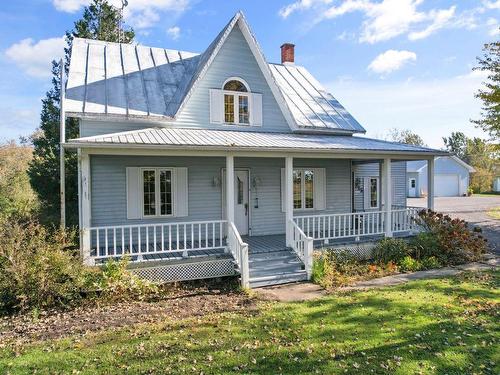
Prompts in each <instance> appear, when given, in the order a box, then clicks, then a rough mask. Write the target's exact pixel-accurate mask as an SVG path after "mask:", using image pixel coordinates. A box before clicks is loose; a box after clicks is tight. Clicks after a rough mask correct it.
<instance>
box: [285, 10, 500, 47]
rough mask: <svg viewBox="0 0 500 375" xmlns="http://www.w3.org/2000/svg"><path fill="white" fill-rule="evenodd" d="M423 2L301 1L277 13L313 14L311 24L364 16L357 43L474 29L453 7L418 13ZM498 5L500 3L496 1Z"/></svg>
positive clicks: (470, 16)
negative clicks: (360, 14) (350, 15)
mask: <svg viewBox="0 0 500 375" xmlns="http://www.w3.org/2000/svg"><path fill="white" fill-rule="evenodd" d="M423 2H424V0H382V1H374V0H345V1H343V2H342V3H340V4H339V5H337V4H335V5H331V3H332V1H331V0H323V1H321V0H308V1H306V0H300V1H296V2H294V3H291V4H289V5H288V6H286V7H284V8H282V9H281V10H280V15H281V16H282V17H284V18H286V17H288V16H290V15H291V14H292V13H294V12H299V11H307V10H314V12H315V13H316V17H315V19H314V21H313V23H318V22H321V21H323V20H327V19H334V18H337V17H341V16H344V15H346V14H349V13H354V12H360V13H362V15H363V23H362V26H361V34H360V37H359V41H360V42H364V43H371V44H373V43H377V42H381V41H385V40H389V39H392V38H394V37H396V36H400V35H408V38H409V39H410V40H418V39H423V38H427V37H428V36H430V35H431V34H433V33H435V32H436V31H438V30H440V29H442V28H445V27H467V28H470V27H473V26H474V25H475V24H474V23H475V13H471V12H470V11H469V12H468V11H464V12H463V13H462V14H460V15H457V14H456V6H451V7H450V8H446V9H430V10H428V11H420V10H419V6H420V5H422V3H423ZM499 2H500V0H499Z"/></svg>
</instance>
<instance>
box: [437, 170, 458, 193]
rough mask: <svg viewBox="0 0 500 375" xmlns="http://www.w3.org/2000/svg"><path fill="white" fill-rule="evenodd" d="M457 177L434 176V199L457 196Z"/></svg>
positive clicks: (453, 175)
mask: <svg viewBox="0 0 500 375" xmlns="http://www.w3.org/2000/svg"><path fill="white" fill-rule="evenodd" d="M458 182H459V177H458V175H457V174H436V175H435V177H434V191H435V193H434V194H435V196H436V197H456V196H458V195H460V194H459V185H458Z"/></svg>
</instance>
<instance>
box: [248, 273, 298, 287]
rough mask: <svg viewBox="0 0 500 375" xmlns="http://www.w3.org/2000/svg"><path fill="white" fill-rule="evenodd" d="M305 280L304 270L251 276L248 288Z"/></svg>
mask: <svg viewBox="0 0 500 375" xmlns="http://www.w3.org/2000/svg"><path fill="white" fill-rule="evenodd" d="M305 280H307V275H306V272H305V271H299V272H292V273H285V274H280V275H270V276H262V277H253V278H252V277H251V278H250V288H261V287H264V286H271V285H279V284H288V283H296V282H299V281H305Z"/></svg>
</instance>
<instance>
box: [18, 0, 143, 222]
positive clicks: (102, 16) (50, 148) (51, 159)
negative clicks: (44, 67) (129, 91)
mask: <svg viewBox="0 0 500 375" xmlns="http://www.w3.org/2000/svg"><path fill="white" fill-rule="evenodd" d="M134 36H135V34H134V31H133V30H132V29H127V30H124V29H123V28H122V27H121V14H120V10H119V9H117V8H115V7H113V6H111V5H109V4H108V2H107V0H93V1H92V3H91V4H90V5H89V6H87V7H85V9H84V11H83V16H82V18H81V19H79V20H78V21H76V22H75V24H74V29H73V30H71V31H67V32H66V43H67V46H66V48H65V49H64V52H65V57H64V62H63V66H61V64H60V63H59V62H57V61H53V62H52V75H53V77H52V88H51V89H50V90H49V91H48V92H47V93H46V96H45V98H44V99H42V112H41V115H40V129H39V130H38V131H37V132H35V134H34V135H33V136H32V141H33V146H34V151H33V160H32V162H31V164H30V167H29V170H28V174H29V177H30V182H31V185H32V187H33V189H34V190H35V191H36V193H37V195H38V197H39V199H40V201H41V212H40V219H41V220H42V222H44V223H45V224H58V223H59V221H60V215H59V212H60V198H59V186H60V185H59V178H60V175H59V140H60V137H59V113H60V96H59V95H60V90H61V81H60V71H61V69H64V70H65V72H66V73H67V72H68V68H69V62H70V50H71V45H72V42H73V39H74V38H87V39H96V40H104V41H108V42H118V41H121V42H122V43H130V42H131V41H132V40H133V39H134ZM76 137H78V121H76V120H75V119H67V120H66V139H71V138H76ZM65 161H66V217H67V220H66V222H67V224H68V225H76V224H78V182H77V181H78V180H77V156H76V153H75V152H66V158H65Z"/></svg>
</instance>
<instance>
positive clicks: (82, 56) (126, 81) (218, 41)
mask: <svg viewBox="0 0 500 375" xmlns="http://www.w3.org/2000/svg"><path fill="white" fill-rule="evenodd" d="M239 22H240V23H241V24H239ZM237 24H239V25H240V29H242V31H244V33H245V32H248V33H249V34H250V37H249V38H248V39H247V41H249V43H250V47H251V48H253V49H254V50H255V51H257V52H256V53H257V55H258V58H259V61H260V62H263V64H262V65H260V66H261V69H262V70H264V71H267V72H264V73H268V72H270V76H271V78H270V80H269V81H268V83H269V84H270V86H275V87H277V89H276V90H277V91H276V92H275V96H277V98H276V99H277V101H278V103H282V102H283V101H284V103H285V104H283V106H282V107H281V108H282V110H283V111H284V112H289V113H287V114H288V115H289V116H285V117H287V118H290V117H291V119H292V121H293V122H292V124H293V123H295V124H296V127H297V129H299V130H300V129H306V130H315V129H318V130H323V131H325V130H326V131H337V132H343V133H356V132H365V129H363V127H362V126H361V125H360V124H359V123H358V122H357V121H356V120H355V119H354V118H353V117H352V116H351V115H350V114H349V112H347V110H346V109H345V108H344V107H342V106H341V105H340V103H339V102H338V101H337V100H336V99H335V98H334V97H333V96H332V95H331V94H330V93H328V92H327V91H326V90H325V89H324V88H323V87H322V86H321V84H320V83H319V82H318V81H317V80H316V79H315V78H314V77H313V76H312V75H311V74H310V73H309V72H308V71H307V70H306V69H305V68H303V67H299V66H295V65H279V64H268V63H267V62H265V60H264V57H263V55H262V53H261V51H260V48H259V47H258V44H257V42H256V40H255V37H254V35H253V34H251V31H250V29H249V26H248V24H247V22H246V20H245V18H244V16H243V14H242V13H241V12H238V13H237V14H236V15H235V16H234V17H233V18H232V19H231V20H230V22H229V23H228V24H227V25H226V26H225V27H224V28H223V29H222V31H221V32H220V33H219V34H218V35H217V37H216V38H215V39H214V41H213V42H212V43H211V44H210V45H209V47H208V48H207V49H206V50H205V52H203V53H202V54H197V53H192V52H184V51H177V50H169V49H163V48H154V47H146V46H142V45H132V44H118V43H111V42H102V41H95V40H88V39H80V38H75V39H74V40H73V45H72V50H71V63H70V68H69V75H68V82H67V86H66V95H65V102H64V108H65V111H66V113H67V114H68V115H69V116H75V117H83V116H99V117H102V116H104V117H105V116H108V117H122V118H125V119H127V118H130V119H134V118H140V119H149V120H153V121H156V122H157V121H162V120H164V121H169V122H170V121H175V117H176V115H177V114H178V112H179V111H180V110H181V109H182V105H183V103H184V102H185V101H186V100H187V99H188V98H189V96H190V93H191V91H192V90H193V88H194V86H195V84H196V82H197V81H198V80H199V79H201V78H202V76H203V74H204V73H205V72H206V70H207V69H208V67H209V65H210V63H211V62H212V61H213V60H214V58H215V56H216V55H217V53H218V51H219V50H220V48H221V46H222V45H223V44H224V42H225V40H226V38H227V36H228V35H229V33H230V32H231V31H232V30H233V28H234V27H235V25H237ZM264 75H265V76H266V74H264ZM280 95H281V96H282V98H281V97H279V96H280ZM280 106H281V104H280Z"/></svg>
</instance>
